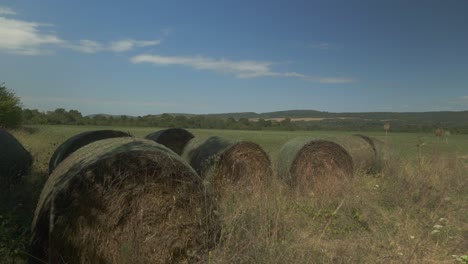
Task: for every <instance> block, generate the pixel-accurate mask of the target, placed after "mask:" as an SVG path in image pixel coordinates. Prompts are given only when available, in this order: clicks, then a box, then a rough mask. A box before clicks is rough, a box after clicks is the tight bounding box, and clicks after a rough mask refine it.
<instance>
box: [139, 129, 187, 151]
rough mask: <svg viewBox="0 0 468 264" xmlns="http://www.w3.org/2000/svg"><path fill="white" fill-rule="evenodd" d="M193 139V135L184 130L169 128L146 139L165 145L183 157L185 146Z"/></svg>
mask: <svg viewBox="0 0 468 264" xmlns="http://www.w3.org/2000/svg"><path fill="white" fill-rule="evenodd" d="M193 137H194V136H193V134H192V133H190V132H188V131H187V130H185V129H183V128H169V129H164V130H160V131H157V132H154V133H151V134H149V135H147V136H146V137H145V138H146V139H149V140H153V141H154V142H156V143H159V144H161V145H164V146H166V147H167V148H168V149H170V150H172V151H174V152H175V153H177V154H179V155H182V151H183V150H184V147H185V145H187V143H188V142H189V141H190V140H191V139H192V138H193Z"/></svg>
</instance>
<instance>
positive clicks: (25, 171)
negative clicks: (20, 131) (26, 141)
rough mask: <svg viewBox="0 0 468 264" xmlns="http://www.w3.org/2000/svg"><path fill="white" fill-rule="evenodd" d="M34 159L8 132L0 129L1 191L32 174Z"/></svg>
mask: <svg viewBox="0 0 468 264" xmlns="http://www.w3.org/2000/svg"><path fill="white" fill-rule="evenodd" d="M31 165H32V157H31V154H30V153H29V152H28V151H27V150H26V149H25V148H24V147H23V145H22V144H21V143H20V142H19V141H18V140H17V139H16V138H15V137H14V136H13V135H11V134H10V133H9V132H8V131H6V130H4V129H0V189H3V188H8V187H9V186H10V185H11V184H14V183H17V182H19V181H20V180H21V178H22V177H23V176H26V175H29V174H30V173H31Z"/></svg>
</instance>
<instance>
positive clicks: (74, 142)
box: [49, 130, 131, 174]
mask: <svg viewBox="0 0 468 264" xmlns="http://www.w3.org/2000/svg"><path fill="white" fill-rule="evenodd" d="M130 136H131V135H130V134H128V133H125V132H122V131H116V130H94V131H87V132H83V133H80V134H78V135H75V136H73V137H71V138H69V139H67V140H66V141H65V142H63V143H62V144H61V145H60V146H59V147H58V148H57V149H56V150H55V152H54V154H53V155H52V157H51V158H50V161H49V174H50V173H52V172H53V171H54V169H55V168H56V167H57V166H58V164H60V162H62V161H63V160H64V159H66V158H67V157H68V156H70V154H72V153H73V152H75V151H77V150H78V149H80V148H81V147H84V146H86V145H88V144H90V143H93V142H96V141H98V140H103V139H108V138H116V137H130Z"/></svg>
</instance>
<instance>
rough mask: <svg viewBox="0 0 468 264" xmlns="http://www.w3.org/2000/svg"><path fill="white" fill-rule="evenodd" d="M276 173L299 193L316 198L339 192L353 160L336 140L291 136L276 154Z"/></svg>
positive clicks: (346, 184) (348, 177) (346, 181)
mask: <svg viewBox="0 0 468 264" xmlns="http://www.w3.org/2000/svg"><path fill="white" fill-rule="evenodd" d="M277 172H278V176H279V177H280V178H282V179H283V180H284V181H285V182H286V183H288V184H289V185H290V186H291V187H292V188H293V190H295V191H296V192H297V193H299V194H311V195H313V196H315V197H317V198H329V197H335V196H340V195H341V194H343V193H344V192H345V191H346V190H347V188H348V187H349V185H350V184H349V183H350V181H351V180H352V177H353V161H352V158H351V156H350V155H349V153H348V152H347V151H346V150H345V149H344V148H343V147H341V146H340V145H338V144H337V143H334V142H332V141H327V140H318V139H310V138H295V139H292V140H290V141H288V142H287V143H286V144H285V145H284V146H283V147H282V148H281V150H280V152H279V154H278V165H277Z"/></svg>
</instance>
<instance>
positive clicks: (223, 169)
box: [183, 136, 273, 198]
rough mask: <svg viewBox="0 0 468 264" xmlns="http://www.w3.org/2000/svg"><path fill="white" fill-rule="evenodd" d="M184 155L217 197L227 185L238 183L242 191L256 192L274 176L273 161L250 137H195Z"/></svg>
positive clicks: (237, 185)
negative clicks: (249, 139)
mask: <svg viewBox="0 0 468 264" xmlns="http://www.w3.org/2000/svg"><path fill="white" fill-rule="evenodd" d="M183 158H184V159H185V160H186V161H187V162H188V163H189V164H190V165H191V166H192V167H193V168H194V169H195V170H196V171H197V172H198V173H199V175H200V176H201V177H202V178H203V179H204V180H205V185H206V186H207V187H208V188H209V190H210V191H212V192H213V193H214V194H215V195H216V197H217V198H220V197H222V196H223V193H224V189H225V188H226V187H232V186H235V187H239V188H238V190H239V192H245V193H255V192H258V191H260V190H261V188H263V187H265V186H267V185H268V184H269V183H270V181H271V178H272V174H273V172H272V169H271V162H270V158H269V157H268V155H267V154H266V153H265V151H264V150H263V149H262V148H261V147H260V146H259V145H257V144H255V143H253V142H248V141H239V140H233V139H225V138H220V137H216V136H215V137H210V138H208V139H198V138H194V139H192V140H191V141H190V142H189V143H188V144H187V146H186V147H185V149H184V152H183Z"/></svg>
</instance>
